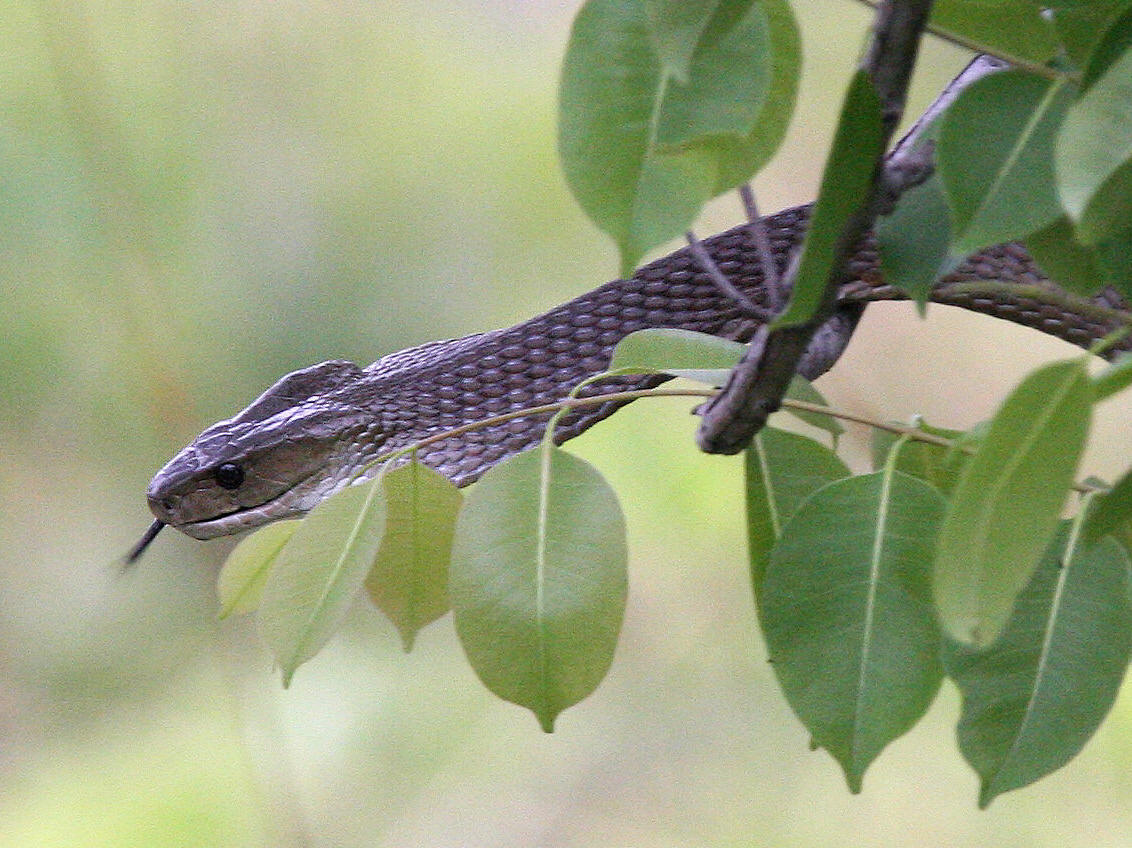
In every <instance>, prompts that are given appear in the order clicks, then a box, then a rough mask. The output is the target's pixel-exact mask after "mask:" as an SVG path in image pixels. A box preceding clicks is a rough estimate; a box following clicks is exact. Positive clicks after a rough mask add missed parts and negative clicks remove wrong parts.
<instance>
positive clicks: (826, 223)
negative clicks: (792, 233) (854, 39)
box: [773, 71, 884, 327]
mask: <svg viewBox="0 0 1132 848" xmlns="http://www.w3.org/2000/svg"><path fill="white" fill-rule="evenodd" d="M883 143H884V131H883V128H882V126H881V113H880V101H879V100H878V99H877V94H876V90H875V89H874V88H873V84H872V82H871V81H870V79H869V76H868V74H867V73H865V71H857V73H856V74H855V75H854V76H853V79H852V81H851V82H850V84H849V90H848V91H847V92H846V94H845V102H844V104H843V105H842V108H841V118H840V121H839V123H838V126H837V133H836V135H835V136H834V139H833V147H832V149H831V150H830V154H829V160H828V161H827V162H826V165H825V171H824V173H823V174H822V184H821V191H820V192H819V194H818V199H817V202H816V203H815V204H814V211H813V215H812V216H811V218H810V226H809V230H808V232H807V234H806V240H805V242H804V243H803V245H802V255H801V258H800V259H799V264H798V273H797V275H796V277H795V282H794V291H793V294H792V296H791V298H790V303H789V305H788V306H787V308H786V311H785V312H784V313H783V314H782V315H780V316H778V318H777V319H775V322H774V325H773V326H776V327H781V326H789V325H791V324H804V323H805V322H806V321H808V320H809V319H810V318H811V317H812V316H813V314H814V312H815V311H816V310H817V308H818V305H819V304H820V303H821V301H822V298H823V297H824V294H825V287H826V283H827V281H828V280H829V274H830V271H831V270H832V268H833V257H834V251H835V249H836V246H837V243H838V241H839V240H840V238H841V232H842V229H843V228H844V226H845V223H846V221H847V220H848V218H849V216H850V215H851V214H853V212H854V211H856V209H857V208H858V207H859V206H860V205H861V203H862V201H863V199H864V198H865V197H866V196H867V195H868V192H869V188H870V186H871V184H872V178H873V172H874V170H875V169H876V164H877V157H878V156H879V155H880V154H881V152H882V145H883Z"/></svg>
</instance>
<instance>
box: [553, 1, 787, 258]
mask: <svg viewBox="0 0 1132 848" xmlns="http://www.w3.org/2000/svg"><path fill="white" fill-rule="evenodd" d="M660 5H661V6H665V7H667V6H669V5H670V4H663V3H662V4H660ZM697 7H698V8H697V9H696V10H689V11H690V14H689V15H688V16H687V18H683V17H680V16H678V17H680V19H679V20H677V19H674V18H672V19H669V20H668V23H670V24H671V26H665V27H661V24H660V23H659V22H658V20H657V18H656V13H657V12H658V6H657V5H656V4H653V5H652V6H651V7H650V6H648V4H647V3H646V2H645V0H588V2H587V3H586V4H585V5H584V6H583V7H582V9H581V10H580V11H579V13H578V15H577V17H576V18H575V20H574V28H573V31H572V33H571V36H570V42H569V44H568V46H567V51H566V56H565V59H564V60H563V67H562V84H561V86H560V88H559V112H560V115H559V151H560V154H561V158H562V164H563V169H564V171H565V173H566V179H567V182H568V183H569V184H570V188H571V190H572V191H573V193H574V196H575V197H576V198H577V200H578V202H579V203H580V204H581V205H582V208H583V209H585V211H586V214H588V215H589V216H590V218H592V219H593V220H594V222H595V223H596V224H597V225H598V226H599V227H600V228H601V229H602V230H604V231H605V232H607V233H609V234H610V235H611V236H612V237H613V238H614V240H615V241H616V242H617V243H618V246H619V247H620V249H621V258H622V263H621V264H622V272H623V273H626V274H627V273H628V272H629V270H631V269H632V267H633V266H634V265H635V263H636V262H637V260H638V259H639V258H640V256H641V254H642V253H643V252H644V251H645V250H648V249H649V248H650V247H653V246H655V245H657V244H660V243H661V242H663V241H666V240H667V239H669V238H672V237H673V236H675V235H678V234H680V233H681V232H683V231H684V230H686V229H687V228H688V226H689V225H690V224H691V222H692V220H693V219H694V218H695V216H696V214H697V213H698V212H699V209H700V207H701V205H702V204H703V203H704V201H706V200H707V199H708V198H710V197H711V196H713V195H714V194H716V193H718V192H719V191H721V190H723V189H725V188H730V187H732V186H733V185H734V184H737V182H738V181H741V180H742V179H745V178H746V177H748V176H750V175H751V174H752V173H754V171H755V170H757V169H758V168H759V167H761V166H762V164H763V163H764V162H765V161H766V159H767V158H769V156H770V154H771V153H772V152H773V149H774V147H776V146H777V143H778V142H779V141H780V140H781V134H782V133H781V130H782V129H783V128H784V126H785V119H783V118H782V117H781V116H782V114H783V113H786V114H787V115H788V113H789V109H790V106H791V104H792V102H793V97H792V93H793V88H792V84H791V83H789V82H787V83H785V84H784V83H783V82H782V79H783V78H785V77H786V76H789V77H791V78H792V77H793V76H794V75H795V74H794V71H796V66H797V58H796V55H793V56H792V55H791V46H792V45H793V46H794V47H795V50H794V53H795V54H796V33H794V31H793V18H792V16H791V15H790V11H789V7H788V5H786V2H785V0H761V2H758V3H752V2H750V0H720V2H719V3H718V4H717V6H716V8H715V11H714V13H713V14H712V16H711V18H710V19H709V20H707V21H706V22H705V21H703V20H702V19H701V18H702V14H703V13H704V12H705V11H706V7H705V6H703V5H702V4H697ZM650 11H651V12H653V13H654V14H653V20H652V22H651V23H650V14H649V13H650ZM659 11H661V12H663V11H664V9H660V10H659ZM668 11H669V12H672V11H674V10H673V9H671V8H669V9H668ZM659 29H663V32H664V39H665V42H664V45H665V46H663V47H661V48H660V49H662V51H663V56H664V57H665V61H666V62H667V63H668V64H667V66H666V64H665V63H662V60H661V58H660V57H658V55H657V52H656V51H657V43H658V42H657V41H654V33H655V32H657V31H659ZM693 37H695V38H697V39H698V40H697V41H696V43H695V47H694V49H693V50H691V51H689V50H688V49H687V48H688V44H687V43H686V42H682V43H681V45H680V47H679V49H677V48H676V47H674V46H673V42H672V39H676V38H693ZM792 39H793V40H792ZM682 56H690V59H689V61H688V65H687V67H688V73H687V75H686V77H687V78H686V81H681V80H680V79H679V74H678V73H676V74H675V75H674V72H676V71H679V70H680V69H681V67H680V66H681V64H682V62H683V59H682V58H681V57H682ZM784 85H785V88H786V91H785V92H781V91H780V92H779V93H780V94H785V93H788V94H790V95H791V96H790V97H788V98H786V97H779V98H778V99H777V100H775V101H773V102H772V101H770V100H768V92H770V91H771V90H772V87H775V88H776V89H782V88H783V87H784ZM764 112H765V113H766V117H767V118H768V121H767V123H768V125H769V126H770V128H771V129H770V131H767V130H765V129H764V130H761V131H760V130H758V124H759V119H760V118H761V117H763V113H764ZM772 145H773V146H772ZM735 171H738V172H741V176H739V177H738V180H737V181H736V183H730V184H728V185H724V186H722V187H720V176H721V174H722V173H724V172H726V173H727V174H729V175H731V174H733V172H735ZM728 178H729V179H730V178H731V177H728Z"/></svg>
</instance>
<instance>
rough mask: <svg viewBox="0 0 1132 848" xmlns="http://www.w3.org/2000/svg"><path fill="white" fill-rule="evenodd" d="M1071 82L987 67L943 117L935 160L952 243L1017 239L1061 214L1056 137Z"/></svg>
mask: <svg viewBox="0 0 1132 848" xmlns="http://www.w3.org/2000/svg"><path fill="white" fill-rule="evenodd" d="M1074 91H1075V89H1074V87H1073V86H1072V85H1070V84H1069V83H1067V82H1065V81H1064V80H1059V81H1057V82H1050V81H1048V80H1044V79H1041V78H1040V77H1036V76H1033V75H1031V74H1026V73H1023V72H1021V71H1005V72H1002V73H997V74H990V75H989V76H986V77H983V78H982V79H979V80H976V81H975V82H974V83H972V84H971V85H970V86H969V87H968V88H967V89H965V90H964V91H963V93H962V94H960V95H959V99H958V100H956V101H955V103H954V104H952V106H951V108H950V109H949V110H948V111H947V114H946V116H945V117H944V119H943V125H942V127H941V129H940V134H939V144H938V147H937V150H936V161H937V163H938V164H939V175H940V178H941V179H942V182H943V187H944V191H945V192H946V195H947V202H948V205H949V206H950V208H951V216H952V234H951V240H952V249H953V250H954V252H956V253H958V254H962V255H965V254H968V253H972V252H974V251H976V250H978V249H979V248H981V247H985V246H986V245H988V244H998V243H999V242H1004V241H1010V240H1012V239H1016V238H1021V237H1023V236H1025V235H1028V234H1029V233H1032V232H1033V231H1035V230H1038V229H1040V228H1042V227H1044V226H1046V225H1047V224H1049V223H1051V222H1052V221H1054V220H1055V219H1056V218H1057V217H1058V216H1059V215H1060V214H1061V206H1060V204H1059V202H1058V199H1057V192H1056V189H1055V187H1054V177H1053V150H1054V140H1055V138H1056V133H1057V130H1058V127H1059V126H1060V125H1061V122H1062V118H1063V117H1064V116H1065V112H1066V110H1067V109H1068V108H1069V103H1070V101H1071V100H1072V99H1073V94H1074Z"/></svg>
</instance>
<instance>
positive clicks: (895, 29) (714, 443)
mask: <svg viewBox="0 0 1132 848" xmlns="http://www.w3.org/2000/svg"><path fill="white" fill-rule="evenodd" d="M931 5H932V4H931V0H903V1H902V0H886V1H885V2H883V3H882V4H881V5H880V6H879V7H878V9H877V16H876V20H875V22H874V27H873V38H872V41H871V43H870V46H869V50H868V52H867V53H866V55H865V58H864V60H863V61H862V68H863V69H864V70H865V71H866V72H867V73H868V75H869V77H870V79H871V81H872V84H873V86H874V88H875V89H876V93H877V97H878V99H879V101H880V105H881V121H882V127H883V144H882V145H881V149H880V150H878V151H877V161H876V165H875V168H874V177H873V180H872V184H871V186H870V188H869V191H868V192H867V193H866V195H865V197H864V198H862V200H861V203H860V205H859V206H858V207H857V210H856V211H855V212H854V213H853V214H852V215H850V216H849V219H848V220H847V221H846V222H845V224H844V225H843V227H842V230H841V233H840V235H839V236H838V239H837V245H836V255H835V256H834V261H833V265H832V268H831V270H830V274H829V278H828V279H827V281H826V286H825V290H824V292H823V295H822V298H821V302H820V303H819V305H818V308H817V310H816V312H815V313H814V315H813V316H812V317H811V318H810V319H809V320H808V321H806V322H805V323H803V324H797V325H793V326H789V327H781V328H779V329H776V330H771V331H770V332H768V333H767V334H766V344H765V347H763V349H762V350H761V351H760V350H757V349H756V347H755V346H754V345H752V346H751V348H750V349H749V350H748V351H747V353H746V355H745V356H744V357H743V360H742V361H741V362H740V363H739V365H738V366H736V368H735V370H734V372H733V373H732V375H731V378H730V380H729V381H728V384H727V385H726V386H725V387H724V389H723V391H722V392H721V393H720V395H719V396H718V397H717V398H716V399H715V400H714V401H712V402H711V403H709V404H708V405H707V408H706V410H705V412H704V416H703V421H702V423H701V424H700V430H699V433H698V434H697V442H698V443H699V445H700V448H701V449H703V450H704V451H707V452H708V453H737V452H738V451H740V450H742V449H743V448H744V447H746V446H747V445H748V444H749V443H750V441H751V438H752V437H753V436H754V434H755V433H756V432H758V430H759V429H760V428H761V427H762V426H763V425H764V424H765V423H766V420H767V418H768V417H769V416H770V414H771V413H772V412H774V411H776V410H777V409H778V408H779V406H780V405H781V403H782V397H783V395H784V394H785V393H786V389H787V387H788V386H789V384H790V381H791V379H793V377H794V375H795V373H797V370H798V364H799V362H800V361H801V359H802V356H803V354H805V352H806V349H807V348H808V347H809V345H810V341H811V339H812V338H813V337H814V334H815V333H816V332H817V330H818V328H819V327H821V326H822V325H823V324H825V323H826V322H827V321H828V320H829V319H830V318H832V317H833V315H834V313H835V311H836V309H837V292H838V290H839V289H840V287H841V285H842V284H843V283H846V282H849V281H850V280H851V279H852V273H851V270H850V259H851V257H852V256H853V255H854V253H855V251H856V247H857V245H858V244H859V243H860V242H861V240H862V239H863V238H864V237H865V235H866V234H867V233H868V232H869V231H870V230H871V229H872V225H873V222H874V221H875V219H876V217H877V215H878V214H879V212H880V208H881V204H882V203H883V202H884V199H885V198H886V197H888V196H890V194H891V191H892V188H893V183H894V182H895V180H896V179H897V178H898V175H897V174H888V173H887V172H886V169H885V167H884V149H886V148H887V147H888V141H889V139H891V137H892V134H893V132H894V131H895V129H896V125H897V123H899V121H900V117H901V115H903V113H904V101H905V97H906V94H907V90H908V82H909V80H910V78H911V76H912V69H913V67H914V66H915V63H916V53H917V50H918V49H919V44H920V36H921V34H922V33H923V29H924V26H925V25H926V23H927V19H928V14H929V13H930V11H931ZM797 264H798V263H797V256H795V260H794V261H793V262H792V263H791V265H790V268H789V270H788V271H787V275H786V280H785V282H786V284H787V287H792V284H793V281H794V278H795V276H796V273H797ZM848 327H849V329H848V332H851V330H852V322H850V323H849V324H848Z"/></svg>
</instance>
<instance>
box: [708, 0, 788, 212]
mask: <svg viewBox="0 0 1132 848" xmlns="http://www.w3.org/2000/svg"><path fill="white" fill-rule="evenodd" d="M751 14H755V15H761V16H763V17H764V18H765V20H766V28H767V35H768V36H769V38H770V47H769V49H770V56H769V60H770V79H769V81H768V83H767V88H766V95H765V96H764V97H763V103H762V108H761V110H760V111H759V114H758V119H757V120H756V121H755V123H754V126H753V127H752V129H751V130H750V131H749V132H748V133H747V134H746V135H745V136H738V137H737V136H732V135H720V136H715V137H713V138H711V139H710V140H708V141H706V142H705V144H706V146H707V147H709V148H710V149H711V151H712V153H713V154H714V155H715V157H716V162H717V170H718V174H717V176H716V183H715V190H714V192H713V194H714V195H720V194H723V193H724V192H725V191H730V190H731V189H733V188H735V187H737V186H739V185H742V184H743V183H745V182H747V180H749V179H750V178H751V177H752V176H754V175H755V174H757V173H758V172H759V171H760V170H762V167H763V166H764V165H765V164H766V163H767V162H769V161H770V159H771V157H772V156H773V155H774V154H775V152H776V151H777V150H778V148H779V146H780V145H781V144H782V140H783V138H785V137H786V130H787V129H788V128H789V126H790V119H791V118H792V117H793V116H794V103H795V101H796V100H797V96H798V81H799V80H800V79H801V78H802V73H801V71H802V41H801V38H800V37H799V34H798V25H797V24H796V23H795V21H794V13H793V11H792V10H791V8H790V2H789V0H758V2H756V3H755V4H754V6H752V7H751Z"/></svg>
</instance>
